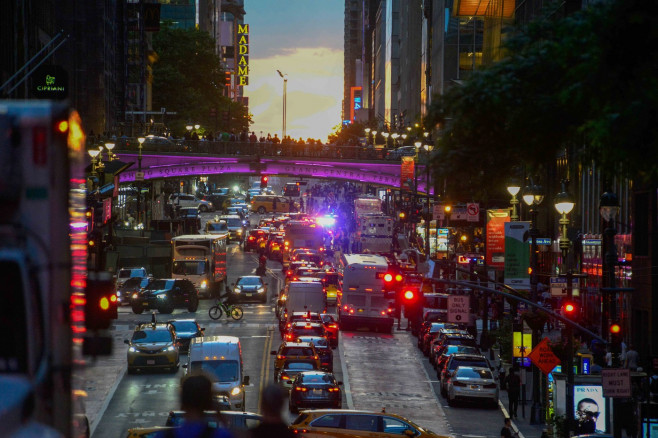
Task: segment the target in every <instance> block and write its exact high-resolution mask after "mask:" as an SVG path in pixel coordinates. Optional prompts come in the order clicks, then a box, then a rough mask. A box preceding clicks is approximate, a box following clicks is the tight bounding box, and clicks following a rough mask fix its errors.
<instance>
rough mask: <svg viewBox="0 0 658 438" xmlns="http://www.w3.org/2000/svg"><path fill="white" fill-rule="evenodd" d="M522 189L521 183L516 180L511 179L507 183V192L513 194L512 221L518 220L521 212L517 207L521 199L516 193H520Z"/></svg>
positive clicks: (511, 202)
mask: <svg viewBox="0 0 658 438" xmlns="http://www.w3.org/2000/svg"><path fill="white" fill-rule="evenodd" d="M520 191H521V185H520V184H519V183H518V182H517V181H515V180H511V181H510V182H509V184H508V185H507V192H508V193H509V194H510V195H512V200H511V201H510V204H511V205H512V214H511V215H510V221H512V222H517V221H518V220H519V214H518V211H517V208H516V206H517V205H519V199H518V198H517V197H516V195H518V194H519V192H520Z"/></svg>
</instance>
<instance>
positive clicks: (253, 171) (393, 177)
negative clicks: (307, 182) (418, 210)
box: [113, 139, 432, 194]
mask: <svg viewBox="0 0 658 438" xmlns="http://www.w3.org/2000/svg"><path fill="white" fill-rule="evenodd" d="M137 145H138V143H137V141H136V140H134V139H127V140H124V141H123V142H119V144H117V145H116V147H115V149H114V150H113V152H114V153H115V154H116V155H117V156H118V157H119V159H120V160H121V161H124V162H134V163H135V164H137V163H138V161H139V149H138V146H137ZM389 151H390V150H389ZM388 155H389V156H388V157H387V150H386V149H383V148H381V149H377V148H373V147H372V146H371V147H361V146H330V145H315V144H305V145H298V144H293V145H281V144H272V143H252V142H215V141H185V142H181V143H178V144H176V143H173V142H171V143H161V144H149V143H147V142H145V143H144V146H143V148H142V153H141V157H142V160H141V168H142V172H144V180H149V179H159V178H181V177H187V176H196V175H216V174H243V175H261V174H264V175H273V176H292V177H306V178H327V179H334V180H336V179H338V180H346V181H352V182H363V183H369V184H375V185H379V186H384V187H391V188H400V182H401V170H402V166H401V164H400V163H401V159H400V158H399V157H398V158H396V159H392V158H391V156H390V154H388ZM387 158H389V159H387ZM426 159H427V157H421V158H420V159H419V160H420V161H421V162H420V163H417V164H416V179H417V191H418V192H422V193H425V187H426V185H427V184H426V168H425V162H426ZM137 171H138V166H133V167H132V168H131V169H130V170H127V171H124V172H123V173H121V175H120V176H119V182H120V183H129V182H132V181H135V176H136V172H137ZM413 179H414V177H413V174H412V175H410V176H409V178H407V179H406V182H407V184H408V185H409V187H410V188H413V187H414V181H413ZM405 185H406V184H405ZM430 190H431V188H430ZM431 193H432V190H431V191H430V194H431Z"/></svg>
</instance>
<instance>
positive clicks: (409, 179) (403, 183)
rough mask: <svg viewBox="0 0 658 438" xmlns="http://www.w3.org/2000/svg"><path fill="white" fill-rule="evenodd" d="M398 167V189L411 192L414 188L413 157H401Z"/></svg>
mask: <svg viewBox="0 0 658 438" xmlns="http://www.w3.org/2000/svg"><path fill="white" fill-rule="evenodd" d="M401 166H402V167H401V169H400V189H401V190H404V191H407V192H411V191H413V190H414V157H402V164H401Z"/></svg>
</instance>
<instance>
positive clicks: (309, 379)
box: [302, 373, 335, 385]
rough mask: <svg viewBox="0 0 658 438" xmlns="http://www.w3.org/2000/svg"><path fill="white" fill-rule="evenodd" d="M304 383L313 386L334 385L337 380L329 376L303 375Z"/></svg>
mask: <svg viewBox="0 0 658 438" xmlns="http://www.w3.org/2000/svg"><path fill="white" fill-rule="evenodd" d="M302 382H304V383H306V384H312V385H332V384H334V382H335V380H334V378H333V377H331V375H329V374H315V373H311V374H302Z"/></svg>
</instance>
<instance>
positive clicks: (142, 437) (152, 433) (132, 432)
mask: <svg viewBox="0 0 658 438" xmlns="http://www.w3.org/2000/svg"><path fill="white" fill-rule="evenodd" d="M172 429H175V427H165V426H153V427H133V428H132V429H128V436H127V438H157V437H160V436H163V433H166V432H165V431H167V430H172Z"/></svg>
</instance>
